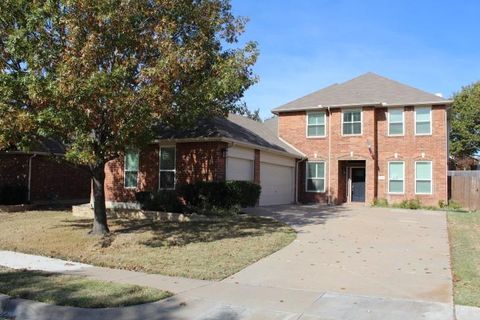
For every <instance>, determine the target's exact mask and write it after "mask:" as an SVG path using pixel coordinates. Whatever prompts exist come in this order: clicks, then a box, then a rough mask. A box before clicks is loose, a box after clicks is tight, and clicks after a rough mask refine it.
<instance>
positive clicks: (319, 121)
mask: <svg viewBox="0 0 480 320" xmlns="http://www.w3.org/2000/svg"><path fill="white" fill-rule="evenodd" d="M325 119H326V114H325V112H323V111H322V112H309V113H307V137H325Z"/></svg>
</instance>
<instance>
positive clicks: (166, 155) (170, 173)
mask: <svg viewBox="0 0 480 320" xmlns="http://www.w3.org/2000/svg"><path fill="white" fill-rule="evenodd" d="M175 172H176V171H175V147H161V148H160V189H175Z"/></svg>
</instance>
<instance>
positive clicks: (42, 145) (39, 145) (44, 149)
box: [0, 137, 66, 156]
mask: <svg viewBox="0 0 480 320" xmlns="http://www.w3.org/2000/svg"><path fill="white" fill-rule="evenodd" d="M0 152H2V153H16V154H18V153H25V154H44V155H57V156H61V155H65V152H66V148H65V145H64V144H63V143H61V142H60V140H58V139H56V138H51V137H44V138H38V139H36V140H35V141H33V142H31V143H30V145H29V148H28V151H22V150H18V149H17V148H15V147H12V148H7V149H4V150H0Z"/></svg>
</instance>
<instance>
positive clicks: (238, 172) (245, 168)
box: [227, 157, 253, 181]
mask: <svg viewBox="0 0 480 320" xmlns="http://www.w3.org/2000/svg"><path fill="white" fill-rule="evenodd" d="M227 180H243V181H253V160H247V159H240V158H230V157H229V158H227Z"/></svg>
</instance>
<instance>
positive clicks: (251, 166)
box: [106, 73, 452, 206]
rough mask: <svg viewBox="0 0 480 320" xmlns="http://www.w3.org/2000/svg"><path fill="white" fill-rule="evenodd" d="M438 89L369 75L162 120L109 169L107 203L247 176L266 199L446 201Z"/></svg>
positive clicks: (441, 105) (265, 202) (274, 201)
mask: <svg viewBox="0 0 480 320" xmlns="http://www.w3.org/2000/svg"><path fill="white" fill-rule="evenodd" d="M451 103H452V101H450V100H445V99H443V98H441V97H439V96H436V95H433V94H430V93H427V92H424V91H421V90H418V89H415V88H412V87H410V86H407V85H404V84H401V83H398V82H396V81H393V80H390V79H387V78H384V77H381V76H378V75H376V74H373V73H367V74H364V75H362V76H359V77H357V78H354V79H352V80H350V81H347V82H344V83H341V84H334V85H331V86H329V87H326V88H324V89H321V90H319V91H316V92H314V93H312V94H309V95H307V96H305V97H302V98H299V99H297V100H294V101H292V102H289V103H287V104H285V105H282V106H280V107H278V108H275V109H273V113H274V114H276V115H277V117H275V118H273V119H271V120H268V121H266V122H265V123H259V122H256V121H253V120H251V119H247V118H245V117H242V116H239V115H229V116H228V117H227V118H214V119H205V120H202V121H199V122H198V123H197V125H196V126H194V127H192V128H190V129H188V130H183V131H176V130H171V129H168V128H162V127H159V128H158V132H157V140H156V141H155V142H153V143H152V144H151V145H150V146H149V147H148V148H145V149H143V150H137V151H135V150H131V151H129V152H128V153H127V154H126V156H125V157H124V158H122V159H118V160H114V161H111V162H110V163H109V164H108V165H107V168H106V199H107V205H108V206H130V205H132V204H133V205H135V203H134V202H135V192H138V191H142V190H150V191H152V190H159V189H160V190H162V189H165V190H173V189H176V188H177V187H178V186H179V185H181V184H185V183H192V182H195V181H198V180H207V181H212V180H213V181H221V180H249V181H253V182H255V183H258V184H260V185H261V186H262V194H261V197H260V205H273V204H286V203H294V202H322V203H331V204H338V203H344V202H366V203H371V202H372V201H373V200H374V199H375V198H385V199H387V200H388V201H389V202H399V201H401V200H404V199H414V198H419V199H420V200H421V201H422V203H423V204H427V205H437V204H438V201H440V200H442V201H446V200H447V155H448V152H447V148H448V147H447V115H446V111H447V108H448V107H449V105H450V104H451Z"/></svg>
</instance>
